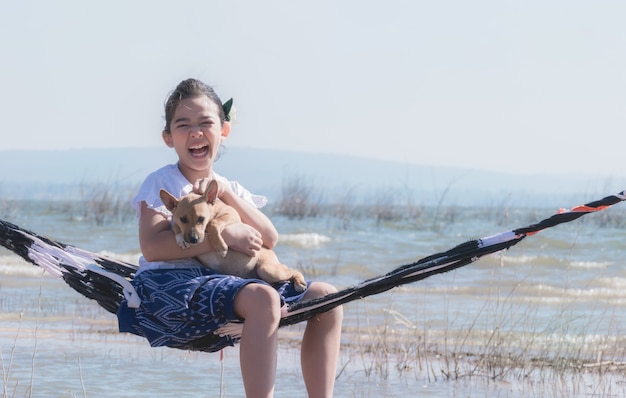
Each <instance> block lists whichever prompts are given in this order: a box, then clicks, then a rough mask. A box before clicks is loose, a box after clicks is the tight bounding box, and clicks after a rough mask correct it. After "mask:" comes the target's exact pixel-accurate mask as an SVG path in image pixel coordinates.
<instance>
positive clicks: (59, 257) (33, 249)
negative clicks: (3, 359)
mask: <svg viewBox="0 0 626 398" xmlns="http://www.w3.org/2000/svg"><path fill="white" fill-rule="evenodd" d="M624 200H626V190H625V191H622V192H620V193H618V194H615V195H610V196H607V197H605V198H603V199H600V200H596V201H593V202H590V203H587V204H585V205H581V206H576V207H573V208H572V209H569V210H568V209H560V210H559V212H557V213H556V214H554V215H553V216H551V217H549V218H546V219H544V220H542V221H540V222H538V223H536V224H532V225H529V226H526V227H522V228H517V229H514V230H511V231H507V232H502V233H499V234H496V235H493V236H490V237H486V238H482V239H476V240H470V241H467V242H465V243H462V244H460V245H458V246H456V247H454V248H452V249H450V250H448V251H445V252H441V253H437V254H433V255H431V256H428V257H425V258H422V259H420V260H418V261H416V262H414V263H411V264H406V265H402V266H399V267H397V268H395V269H394V270H392V271H391V272H389V273H387V274H384V275H381V276H378V277H376V278H372V279H368V280H366V281H364V282H362V283H359V284H358V285H355V286H351V287H348V288H346V289H343V290H341V291H339V292H337V293H332V294H329V295H327V296H324V297H321V298H317V299H313V300H307V301H302V302H299V303H294V304H292V305H290V306H289V307H288V308H287V311H286V312H284V313H283V315H282V317H281V321H280V326H286V325H292V324H295V323H299V322H302V321H305V320H308V319H310V318H311V317H313V316H314V315H316V314H320V313H323V312H326V311H328V310H331V309H332V308H335V307H337V306H339V305H342V304H345V303H348V302H350V301H354V300H358V299H362V298H364V297H367V296H371V295H374V294H378V293H382V292H385V291H387V290H389V289H392V288H394V287H396V286H400V285H404V284H407V283H411V282H415V281H419V280H422V279H425V278H427V277H429V276H431V275H435V274H440V273H443V272H448V271H451V270H454V269H457V268H459V267H462V266H464V265H467V264H470V263H472V262H474V261H476V260H478V259H479V258H481V257H483V256H485V255H487V254H491V253H495V252H498V251H501V250H504V249H508V248H510V247H512V246H514V245H516V244H518V243H519V242H520V241H522V240H523V239H524V238H526V237H527V236H531V235H534V234H536V233H537V232H539V231H541V230H544V229H546V228H550V227H554V226H556V225H559V224H562V223H566V222H570V221H573V220H576V219H578V218H580V217H582V216H583V215H585V214H588V213H592V212H596V211H600V210H604V209H606V208H608V207H610V206H612V205H614V204H616V203H619V202H621V201H624ZM0 244H2V246H4V247H6V248H7V249H9V250H11V251H13V252H14V253H16V254H17V255H19V256H20V257H22V258H23V259H24V260H26V261H27V262H29V263H32V264H34V265H37V266H39V267H42V268H43V269H45V270H46V271H47V272H49V273H51V274H52V275H55V276H57V277H60V278H63V280H64V281H65V282H66V283H67V284H68V285H69V286H71V287H72V288H73V289H75V290H76V291H77V292H79V293H80V294H82V295H84V296H85V297H87V298H89V299H93V300H96V301H97V302H98V304H100V306H102V307H103V308H104V309H106V310H107V311H109V312H112V313H114V314H115V313H117V310H118V308H119V306H120V303H121V302H122V300H123V299H124V298H126V300H127V301H128V306H129V307H135V308H136V307H137V306H139V302H138V300H137V296H136V293H135V290H134V288H133V286H132V285H131V283H130V281H131V280H132V278H133V276H134V275H135V272H136V271H137V266H136V265H133V264H130V263H127V262H123V261H119V260H115V259H112V258H109V257H105V256H101V255H98V254H95V253H92V252H89V251H86V250H82V249H79V248H77V247H74V246H71V245H67V244H64V243H61V242H57V241H55V240H52V239H49V238H46V237H44V236H41V235H38V234H36V233H34V232H31V231H28V230H25V229H22V228H20V227H18V226H17V225H15V224H12V223H10V222H7V221H4V220H0ZM241 328H242V324H241V323H229V324H227V325H226V326H225V327H223V328H221V329H220V330H218V331H217V332H216V333H218V334H219V335H224V334H229V335H231V336H237V335H240V333H241ZM218 339H219V336H218V335H217V334H215V335H213V334H212V335H208V336H205V337H203V338H201V339H199V340H197V341H196V342H195V343H194V344H193V345H192V347H191V348H189V346H186V348H185V349H192V350H197V351H209V349H207V347H209V346H211V345H212V344H213V343H214V342H215V341H216V340H218ZM174 348H176V347H174Z"/></svg>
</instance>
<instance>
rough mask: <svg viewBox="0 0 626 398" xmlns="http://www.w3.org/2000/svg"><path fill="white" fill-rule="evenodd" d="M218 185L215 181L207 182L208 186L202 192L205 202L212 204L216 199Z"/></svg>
mask: <svg viewBox="0 0 626 398" xmlns="http://www.w3.org/2000/svg"><path fill="white" fill-rule="evenodd" d="M218 189H219V186H218V185H217V181H215V180H212V181H211V182H209V186H208V187H206V192H205V193H204V197H205V199H206V201H207V202H209V203H211V204H213V203H214V202H215V200H216V199H217V191H218Z"/></svg>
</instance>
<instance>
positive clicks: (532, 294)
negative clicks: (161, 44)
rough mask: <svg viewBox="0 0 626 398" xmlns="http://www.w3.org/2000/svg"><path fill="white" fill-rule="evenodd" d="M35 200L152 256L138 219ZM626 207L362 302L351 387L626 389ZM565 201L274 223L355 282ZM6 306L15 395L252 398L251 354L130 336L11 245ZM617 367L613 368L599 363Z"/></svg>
mask: <svg viewBox="0 0 626 398" xmlns="http://www.w3.org/2000/svg"><path fill="white" fill-rule="evenodd" d="M22 206H23V207H21V208H20V207H16V206H13V207H11V209H12V211H5V214H4V215H3V217H2V218H4V219H6V220H8V221H11V222H13V223H16V224H18V225H20V226H22V227H24V228H27V229H30V230H33V231H35V232H37V233H39V234H42V235H47V236H49V237H51V238H53V239H55V240H58V241H61V242H63V243H67V244H71V245H74V246H77V247H80V248H82V249H86V250H90V251H94V252H98V253H101V254H106V255H108V256H110V257H114V258H117V259H120V260H124V261H127V262H131V263H136V261H137V259H138V257H139V249H138V241H137V226H136V221H135V220H126V221H118V222H110V223H105V225H96V224H95V223H94V222H92V221H91V220H89V219H86V218H84V217H81V216H79V215H77V214H75V213H73V212H72V211H69V212H68V211H67V210H65V211H62V210H59V209H60V208H63V207H62V206H56V207H54V208H52V207H50V206H46V205H43V204H41V203H29V204H23V205H22ZM619 206H620V205H617V206H616V207H615V208H612V209H609V210H606V211H605V212H607V214H608V216H603V217H605V218H604V219H603V222H598V220H599V214H590V215H587V216H585V217H583V218H582V219H581V220H578V221H575V222H572V223H568V224H564V225H561V226H558V227H555V228H552V229H549V230H545V231H543V232H541V233H539V234H537V235H535V236H532V237H528V238H527V239H525V240H524V241H522V242H521V243H520V244H518V245H517V246H514V247H513V248H511V249H510V250H508V251H504V252H500V253H496V254H493V255H488V256H486V257H483V258H482V259H480V260H479V261H477V262H475V263H472V264H470V265H467V266H465V267H462V268H460V269H458V270H455V271H452V272H449V273H445V274H440V275H435V276H432V277H430V278H427V279H425V280H423V281H419V282H416V283H413V284H410V285H405V286H400V287H397V288H395V289H392V290H390V291H388V292H385V293H382V294H379V295H376V296H371V297H367V298H364V299H362V300H358V301H355V302H351V303H348V304H346V305H345V306H344V312H345V320H344V333H343V337H342V354H341V357H340V363H339V370H338V377H337V383H336V396H337V397H395V396H426V397H428V396H432V397H439V396H448V397H468V396H500V397H508V396H519V397H523V396H545V397H555V396H563V397H565V396H567V397H575V396H580V397H583V396H622V395H623V394H626V384H625V383H626V379H625V378H624V374H623V369H624V362H626V345H625V344H624V343H625V342H626V311H625V310H626V269H625V267H624V253H625V252H626V228H624V226H623V223H621V222H615V223H611V222H606V218H607V217H608V218H609V219H611V218H612V219H616V220H622V219H623V218H624V214H626V209H624V208H619ZM554 210H556V209H547V208H534V209H529V208H518V209H506V210H504V209H497V208H494V209H481V208H455V209H448V210H447V212H446V213H445V217H444V216H443V214H444V213H443V212H442V211H441V210H440V209H435V210H432V209H431V210H428V209H424V213H423V215H422V216H421V217H412V218H406V219H400V220H391V221H380V220H379V221H376V220H375V219H374V218H373V217H359V218H355V219H351V220H349V221H348V222H346V220H345V219H344V220H339V219H337V218H334V217H316V218H302V219H289V218H285V217H282V216H279V215H272V219H273V221H274V223H275V224H276V226H277V228H278V230H279V232H280V233H281V238H280V242H279V245H278V247H277V249H276V251H277V253H278V255H279V257H280V258H281V260H282V261H283V262H285V263H286V264H289V265H290V266H292V267H294V268H299V269H300V270H302V271H303V272H304V274H305V276H306V277H307V279H310V280H321V281H327V282H330V283H332V284H334V285H335V286H337V287H338V288H344V287H348V286H351V285H354V284H357V283H359V282H360V281H363V280H366V279H369V278H372V277H374V276H377V275H381V274H384V273H386V272H388V271H390V270H392V269H393V268H395V267H396V266H400V265H403V264H408V263H412V262H414V261H416V260H418V259H419V258H422V257H425V256H427V255H430V254H433V253H437V252H441V251H445V250H447V249H450V248H451V247H453V246H456V245H457V244H459V243H463V242H465V241H467V240H470V239H475V238H481V237H485V236H490V235H493V234H495V233H498V232H503V231H507V230H511V229H514V228H517V227H522V226H526V225H528V224H531V223H534V222H536V221H539V220H540V219H542V218H545V217H548V216H550V215H552V214H553V213H554ZM594 217H596V219H595V220H594V219H593V218H594ZM0 308H1V312H0V364H1V367H2V376H3V377H2V380H1V381H0V383H1V384H2V386H3V388H2V392H3V397H136V396H151V397H172V396H176V397H179V398H182V397H241V396H243V395H244V393H243V386H242V383H241V378H240V374H239V359H238V348H237V347H234V348H228V349H225V350H224V351H223V352H222V353H214V354H207V353H196V352H186V351H180V350H174V349H168V348H150V347H149V346H148V344H147V343H146V341H144V340H142V339H140V338H138V337H136V336H133V335H128V334H120V333H118V332H117V324H116V318H115V316H113V315H112V314H110V313H108V312H106V311H105V310H103V309H101V308H100V307H99V306H98V305H97V303H95V302H93V301H90V300H88V299H85V298H84V297H82V296H81V295H80V294H78V293H76V292H75V291H73V290H72V289H71V288H69V287H68V286H67V285H65V283H64V282H63V281H62V280H59V279H55V278H53V277H51V276H49V275H46V274H45V273H43V272H42V271H41V270H40V269H39V268H37V267H36V266H33V265H31V264H29V263H26V262H25V261H23V260H22V259H21V258H20V257H18V256H16V255H15V254H13V253H11V252H8V251H6V250H4V249H2V250H0ZM302 330H303V325H302V324H299V325H294V326H290V327H286V328H283V329H281V331H280V339H281V345H280V350H279V353H278V370H277V382H276V396H289V397H304V396H306V394H305V388H304V384H303V381H302V375H301V372H300V365H299V363H300V358H299V351H298V342H299V338H300V337H301V334H302ZM516 361H518V362H519V363H516ZM577 361H578V362H577ZM577 364H578V365H577ZM576 366H577V367H576ZM602 366H603V367H604V368H606V369H607V370H611V371H610V372H608V371H607V372H598V371H597V370H598V367H602ZM572 367H574V369H577V370H574V371H572V370H571V369H572ZM620 369H621V370H622V372H620Z"/></svg>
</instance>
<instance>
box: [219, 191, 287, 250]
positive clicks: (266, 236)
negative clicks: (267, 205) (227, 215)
mask: <svg viewBox="0 0 626 398" xmlns="http://www.w3.org/2000/svg"><path fill="white" fill-rule="evenodd" d="M220 199H221V200H222V201H223V202H224V203H226V204H227V205H229V206H231V207H233V208H234V209H235V210H237V212H238V213H239V216H240V217H241V221H242V222H243V223H244V224H247V225H249V226H251V227H253V228H254V229H255V230H257V231H258V232H259V233H260V234H261V239H262V244H263V246H265V247H267V248H268V249H272V248H274V246H276V243H278V231H276V227H274V224H272V221H270V219H269V218H267V216H266V215H265V214H263V212H261V211H260V210H259V209H257V208H256V207H254V206H253V205H251V204H250V203H248V202H247V201H245V200H243V199H241V198H240V197H239V196H237V195H235V194H234V193H233V192H232V191H231V190H230V189H226V190H224V192H223V194H222V196H220Z"/></svg>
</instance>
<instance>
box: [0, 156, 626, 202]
mask: <svg viewBox="0 0 626 398" xmlns="http://www.w3.org/2000/svg"><path fill="white" fill-rule="evenodd" d="M175 161H176V156H175V153H174V151H173V150H171V149H169V148H166V147H155V148H110V149H74V150H66V151H0V168H1V170H2V172H1V174H0V196H1V197H2V198H4V199H19V198H24V197H35V198H40V199H66V198H68V197H72V196H73V195H74V196H75V195H77V194H78V193H79V192H80V190H81V189H84V188H85V187H86V186H88V185H89V184H91V183H96V182H101V183H103V184H116V185H120V186H124V187H130V189H134V188H136V187H137V186H138V184H140V182H141V181H142V180H143V178H144V177H145V176H146V175H147V174H148V173H149V172H151V171H152V170H155V169H157V168H158V167H160V166H162V165H164V164H167V163H173V162H175ZM216 171H217V172H218V173H220V174H223V175H225V176H227V177H229V178H230V179H233V180H238V181H240V182H241V183H242V184H243V185H244V186H246V187H247V188H248V189H250V190H251V191H253V192H257V193H260V194H264V195H266V196H268V197H269V198H270V199H271V200H276V199H277V198H279V197H280V193H281V187H282V186H283V183H284V182H285V181H290V180H293V179H301V180H302V181H304V183H306V184H310V186H312V187H314V188H315V189H319V190H320V192H322V193H323V194H324V197H327V198H329V199H332V198H333V197H338V198H341V197H343V196H345V195H347V194H348V193H349V194H350V195H352V197H353V198H354V197H358V198H361V200H364V201H367V200H371V198H372V197H374V196H375V195H382V193H383V192H387V193H392V195H393V196H402V197H407V195H410V197H411V198H412V200H413V201H414V202H415V203H417V204H423V205H429V204H437V203H438V202H439V201H440V200H443V202H444V203H445V204H454V205H479V204H484V205H486V206H490V205H493V204H502V203H504V202H507V203H510V204H521V205H524V204H533V205H535V204H547V205H552V203H557V204H560V205H561V206H566V205H567V206H569V205H574V204H578V203H579V202H580V201H581V200H587V199H595V196H597V195H598V194H604V193H606V194H612V193H615V192H613V191H612V190H616V191H617V190H621V189H623V188H624V187H613V186H611V183H612V182H611V181H610V180H609V179H608V178H606V177H594V176H585V177H584V178H583V177H581V176H573V175H556V174H554V175H550V174H542V175H514V174H505V173H498V172H489V171H479V170H468V169H460V168H446V167H433V166H428V165H416V164H409V163H402V162H389V161H382V160H374V159H367V158H360V157H351V156H340V155H329V154H314V153H305V152H293V151H279V150H266V149H255V148H243V147H229V148H228V149H227V150H226V152H225V153H224V155H223V156H222V158H221V159H219V160H218V162H217V163H216ZM572 201H574V202H575V203H572Z"/></svg>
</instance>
